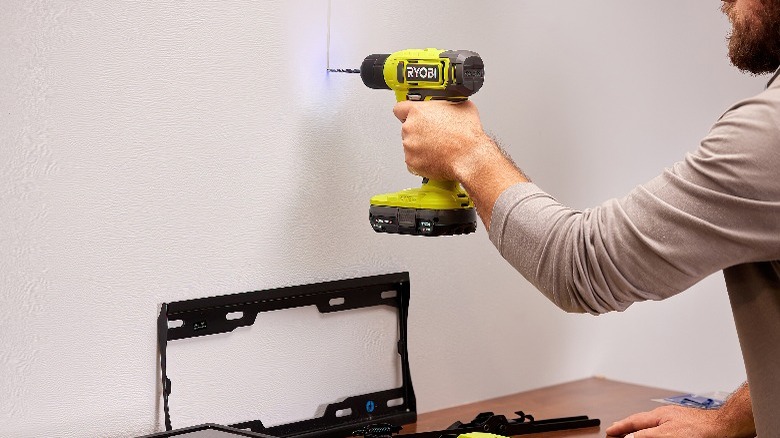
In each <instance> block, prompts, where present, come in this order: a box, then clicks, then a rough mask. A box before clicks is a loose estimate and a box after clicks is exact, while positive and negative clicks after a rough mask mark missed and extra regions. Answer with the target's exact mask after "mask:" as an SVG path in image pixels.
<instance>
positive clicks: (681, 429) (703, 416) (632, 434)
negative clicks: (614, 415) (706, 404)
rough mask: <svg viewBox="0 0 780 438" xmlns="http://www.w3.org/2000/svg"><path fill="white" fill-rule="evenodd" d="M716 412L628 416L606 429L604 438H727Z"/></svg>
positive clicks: (667, 409)
mask: <svg viewBox="0 0 780 438" xmlns="http://www.w3.org/2000/svg"><path fill="white" fill-rule="evenodd" d="M717 415H718V412H717V411H716V410H704V409H696V408H686V407H682V406H662V407H660V408H656V409H653V410H652V411H650V412H642V413H641V414H635V415H632V416H630V417H628V418H626V419H623V420H620V421H618V422H617V423H615V424H613V425H612V426H610V427H608V428H607V435H608V436H624V435H626V434H629V435H626V438H660V437H686V438H716V437H727V436H732V435H725V434H723V432H722V431H721V428H722V427H723V426H724V425H722V424H718V417H717Z"/></svg>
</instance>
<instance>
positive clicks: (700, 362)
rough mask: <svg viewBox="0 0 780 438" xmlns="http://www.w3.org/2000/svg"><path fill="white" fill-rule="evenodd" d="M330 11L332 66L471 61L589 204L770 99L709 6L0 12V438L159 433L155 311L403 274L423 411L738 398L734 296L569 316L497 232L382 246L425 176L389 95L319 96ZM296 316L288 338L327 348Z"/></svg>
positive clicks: (505, 124)
mask: <svg viewBox="0 0 780 438" xmlns="http://www.w3.org/2000/svg"><path fill="white" fill-rule="evenodd" d="M329 6H330V9H331V12H332V15H331V46H330V54H331V59H330V63H331V66H342V67H357V66H358V65H359V63H360V61H361V60H362V59H363V57H364V56H366V55H368V54H370V53H378V52H379V53H381V52H390V51H395V50H400V49H404V48H410V47H425V46H432V47H441V48H454V49H470V50H475V51H478V52H480V53H481V54H482V56H483V58H484V59H485V62H486V66H487V67H486V68H487V78H486V79H487V83H486V85H485V86H484V87H483V89H482V90H481V91H480V92H479V94H478V95H476V96H475V97H474V101H475V102H476V103H477V104H478V105H479V106H480V110H481V113H482V117H483V121H484V124H485V126H486V128H487V129H488V130H490V131H491V132H492V133H494V134H495V135H496V136H498V137H499V138H500V139H501V141H502V143H503V144H504V145H505V146H506V148H507V150H508V151H509V152H510V153H511V154H512V156H513V157H514V158H515V159H516V161H517V162H518V164H519V165H520V166H521V167H523V169H524V170H525V171H526V172H527V173H528V174H529V175H530V176H532V177H533V179H534V180H535V181H536V182H537V183H538V184H539V185H540V186H542V187H543V188H545V189H547V190H548V191H550V192H551V193H553V194H554V195H556V196H557V197H558V198H559V200H561V202H564V203H566V204H569V205H572V206H574V207H577V208H586V207H589V206H592V205H595V204H597V203H600V202H601V201H603V200H605V199H607V198H610V197H614V196H620V195H622V194H624V193H625V192H627V191H628V190H630V189H631V187H633V186H634V185H636V184H639V183H642V182H644V181H646V180H648V179H650V178H652V177H653V176H654V175H655V174H657V173H658V172H660V171H661V170H662V169H663V168H664V167H666V166H669V165H671V164H672V163H673V162H674V161H676V160H679V159H681V158H682V157H683V155H684V154H685V153H686V152H687V151H690V150H693V149H694V148H695V147H696V145H697V144H698V141H699V139H700V138H701V137H702V136H703V135H705V134H706V132H707V130H708V128H709V126H710V125H711V123H712V122H713V121H714V120H715V119H716V118H717V117H718V116H719V115H720V113H721V112H722V111H723V110H725V109H726V108H727V107H728V105H729V104H730V103H731V102H733V101H736V100H738V99H739V98H741V97H745V96H749V95H751V94H754V93H757V92H759V91H760V90H761V88H762V86H763V81H764V78H751V77H747V76H742V75H740V74H739V73H738V72H736V71H735V70H734V69H733V68H731V67H730V66H729V65H728V62H727V59H726V56H725V53H726V52H725V36H726V33H727V30H728V25H727V23H726V21H725V19H724V18H723V17H722V16H721V14H720V13H719V11H718V5H717V4H714V3H712V4H711V3H709V2H701V1H700V0H680V1H676V2H669V3H668V4H667V3H664V4H659V3H657V2H656V3H649V2H643V1H638V0H636V1H626V0H593V1H590V2H581V1H578V0H559V1H555V2H549V1H545V0H526V1H510V0H506V1H491V2H483V3H482V4H480V5H479V6H477V5H476V4H475V3H474V2H466V1H460V0H450V1H446V2H445V1H428V2H423V3H421V2H412V1H406V0H404V1H400V2H398V1H396V2H383V1H376V0H372V1H354V0H353V1H347V0H333V1H332V4H331V5H329V4H328V1H327V0H308V1H302V0H298V1H282V0H265V1H259V2H257V1H249V0H223V1H216V2H215V1H206V0H196V1H189V2H183V3H182V2H175V1H171V0H160V1H153V2H143V1H126V2H102V1H71V2H56V1H17V0H12V1H4V2H2V4H1V5H0V224H1V225H0V250H1V251H0V437H3V438H5V437H16V438H18V437H38V436H51V437H94V436H104V437H133V436H138V435H142V434H146V433H151V432H154V431H157V430H160V429H161V427H162V420H161V414H160V410H161V409H160V400H159V385H158V372H159V370H158V368H157V364H156V345H155V336H156V333H155V329H156V326H155V318H156V315H157V312H158V311H159V305H160V303H163V302H169V301H175V300H182V299H189V298H197V297H204V296H212V295H220V294H228V293H235V292H243V291H248V290H259V289H265V288H272V287H280V286H286V285H294V284H303V283H310V282H316V281H323V280H334V279H340V278H348V277H354V276H363V275H372V274H382V273H388V272H397V271H403V270H408V271H409V272H410V274H411V281H412V300H411V310H410V319H409V329H410V333H409V350H410V361H411V367H412V377H413V379H414V383H415V389H416V391H417V395H418V406H419V410H420V411H429V410H433V409H437V408H442V407H446V406H452V405H457V404H461V403H465V402H470V401H474V400H479V399H485V398H489V397H494V396H498V395H502V394H506V393H511V392H516V391H519V390H524V389H529V388H534V387H539V386H544V385H548V384H552V383H558V382H562V381H566V380H571V379H577V378H582V377H587V376H590V375H593V374H605V375H607V376H608V377H612V378H616V379H621V380H629V381H633V382H638V383H645V384H653V385H658V386H663V387H668V388H676V389H680V390H692V391H705V390H714V389H724V390H728V389H732V388H733V387H735V386H736V384H738V383H739V381H740V380H741V379H743V378H744V376H743V374H744V372H743V369H742V364H741V360H740V353H739V346H738V343H737V340H736V336H735V333H734V329H733V323H732V321H731V316H730V313H729V309H728V303H727V300H726V296H725V288H724V286H723V282H722V279H721V278H720V276H713V278H711V279H708V280H707V281H705V282H703V283H701V284H699V285H696V286H695V287H693V288H692V290H691V291H689V292H687V293H685V294H682V295H681V296H679V297H675V298H673V299H671V300H668V301H666V302H663V303H651V304H638V305H635V306H634V307H632V308H631V309H629V310H628V311H626V312H624V313H623V314H619V315H607V316H602V317H599V318H593V317H590V316H582V315H566V314H563V313H562V312H560V311H559V310H558V309H556V308H554V307H553V306H552V305H551V304H550V303H548V302H547V301H546V300H545V299H544V298H543V297H541V296H540V295H539V294H538V293H537V292H535V291H534V290H533V288H532V287H531V286H530V285H529V284H528V283H527V282H526V281H525V280H523V279H522V278H521V277H520V276H519V275H518V274H517V273H515V272H514V271H513V270H512V269H511V268H510V267H509V266H507V265H506V263H505V262H503V260H502V259H501V258H500V256H499V255H498V253H497V251H495V249H494V248H493V247H492V245H491V244H490V243H489V241H488V240H487V235H486V233H485V231H484V229H480V230H479V231H478V232H477V233H476V234H474V235H471V236H466V237H457V238H438V239H426V238H412V237H403V236H391V235H378V234H375V233H374V232H373V231H372V230H371V228H370V227H369V225H368V221H367V216H368V215H367V208H368V199H369V197H370V196H371V195H373V194H376V193H380V192H385V191H391V190H398V189H401V188H404V187H409V186H413V185H417V184H418V183H419V181H418V180H417V178H415V177H413V176H411V175H409V174H407V173H406V170H405V165H404V164H403V153H402V150H401V148H400V135H399V131H400V130H399V124H398V122H397V121H396V120H395V119H394V117H393V115H392V113H391V107H392V105H393V101H394V98H393V96H392V94H391V93H390V92H389V91H388V92H382V91H377V90H369V89H367V88H365V87H364V86H363V85H362V83H361V81H360V79H359V78H358V77H357V76H356V75H346V74H344V75H336V74H331V75H326V74H325V71H324V69H325V65H326V41H327V23H328V20H327V16H328V9H329ZM289 318H291V320H287V321H286V322H280V324H289V327H290V329H289V332H284V331H282V333H283V334H284V333H286V334H287V336H289V337H290V339H291V340H292V339H309V337H310V336H311V335H312V333H313V332H312V330H313V328H312V327H311V326H308V325H305V324H296V321H297V320H296V318H303V316H301V315H300V314H295V313H294V314H292V315H291V316H290V317H289ZM315 327H318V326H316V325H315ZM210 342H212V341H209V340H204V341H203V343H202V344H201V345H199V346H201V347H203V348H205V349H207V350H208V349H209V348H210V345H211V344H210ZM214 348H215V350H214V351H213V353H216V352H217V350H216V347H214ZM220 348H221V347H220ZM219 351H222V350H219ZM364 351H366V350H365V349H357V350H356V352H355V353H353V354H355V355H358V354H360V352H364ZM344 354H345V355H347V356H348V357H345V358H344V360H345V361H349V360H352V359H354V360H361V361H363V360H366V359H372V358H371V357H358V356H355V357H349V353H344ZM368 356H371V355H370V354H369V355H368ZM377 359H379V360H382V358H381V357H380V358H377ZM213 362H214V361H213V360H209V361H205V362H204V363H213ZM230 363H233V364H235V363H239V364H240V363H241V362H240V361H233V362H230ZM296 363H297V362H296ZM329 363H331V362H329V361H323V362H322V363H318V362H314V363H313V364H312V366H313V367H315V368H316V366H317V365H319V366H320V367H327V366H332V365H327V364H329ZM252 370H253V368H252V367H248V368H247V372H250V371H252ZM314 372H316V373H320V374H322V375H323V376H327V375H329V370H328V369H322V368H318V369H316V371H314ZM355 378H356V379H358V380H360V381H359V382H357V383H359V384H358V385H357V386H358V387H362V386H361V385H364V384H365V385H370V384H371V383H372V382H371V381H372V379H371V377H370V376H366V375H356V377H355ZM258 379H260V380H263V379H266V383H269V384H271V383H273V381H272V380H269V379H272V377H269V376H258ZM194 383H195V384H198V383H199V382H194ZM203 383H205V382H203ZM261 383H262V382H261ZM328 384H329V382H328V380H327V378H326V377H323V380H322V382H321V385H323V386H324V385H328ZM319 389H321V387H314V388H311V389H310V391H311V393H310V394H309V395H314V394H316V393H317V391H318V390H319ZM296 390H297V389H296ZM278 391H280V392H283V391H284V388H280V389H278ZM233 395H234V396H235V398H236V400H239V401H244V402H245V403H246V404H251V403H253V400H256V398H257V397H258V394H257V393H255V392H253V391H241V390H237V391H236V392H235V394H233ZM264 396H265V397H273V394H272V395H270V396H269V395H267V394H265V395H264ZM300 396H301V397H306V396H307V394H306V393H305V391H303V393H301V394H300ZM199 403H202V405H201V406H199V408H203V407H204V406H205V404H206V403H208V401H207V400H202V401H199ZM518 408H519V409H520V408H522V407H521V406H519V407H518ZM297 409H299V411H296V412H292V413H288V415H294V416H297V417H305V416H306V415H309V414H314V413H313V412H303V411H304V410H305V409H303V408H297ZM572 414H582V413H572ZM454 420H456V419H453V421H454ZM461 420H465V419H461Z"/></svg>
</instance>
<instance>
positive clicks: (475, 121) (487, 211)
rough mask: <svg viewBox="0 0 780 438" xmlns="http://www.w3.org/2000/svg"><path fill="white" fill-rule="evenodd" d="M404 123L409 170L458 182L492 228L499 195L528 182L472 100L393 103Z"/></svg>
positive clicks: (421, 174)
mask: <svg viewBox="0 0 780 438" xmlns="http://www.w3.org/2000/svg"><path fill="white" fill-rule="evenodd" d="M393 112H394V113H395V116H396V117H397V118H398V120H400V121H401V122H402V123H403V125H402V127H401V139H402V140H403V145H404V155H405V157H406V166H407V167H408V168H409V171H410V172H412V173H415V174H418V175H420V176H425V177H428V178H430V179H435V180H448V181H459V182H460V183H461V184H463V187H464V188H465V189H466V191H467V192H468V194H469V196H470V197H471V199H472V201H474V204H475V205H476V207H477V212H478V213H479V215H480V217H481V218H482V222H483V223H484V224H485V228H487V229H490V216H491V213H492V212H493V204H494V203H495V202H496V199H498V196H499V195H500V194H501V193H502V192H503V191H504V190H505V189H506V188H507V187H509V186H511V185H514V184H516V183H519V182H527V181H528V180H527V179H526V177H525V176H524V175H523V174H522V172H520V170H519V169H517V167H516V166H515V164H514V162H512V160H511V159H509V157H507V156H506V155H505V154H504V152H503V151H502V150H501V148H499V147H498V145H497V144H496V143H495V142H494V141H493V140H492V139H491V138H490V137H488V135H487V134H485V131H484V130H483V129H482V122H481V121H480V119H479V113H478V112H477V107H476V106H475V105H474V104H473V103H472V102H471V101H465V102H462V103H451V102H446V101H428V102H411V101H403V102H399V103H397V104H396V105H395V108H393Z"/></svg>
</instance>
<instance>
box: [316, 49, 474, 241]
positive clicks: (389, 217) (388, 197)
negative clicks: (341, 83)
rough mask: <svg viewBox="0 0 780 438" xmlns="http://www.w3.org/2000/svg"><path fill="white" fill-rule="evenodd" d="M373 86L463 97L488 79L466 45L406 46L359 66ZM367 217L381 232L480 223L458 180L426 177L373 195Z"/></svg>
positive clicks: (422, 232)
mask: <svg viewBox="0 0 780 438" xmlns="http://www.w3.org/2000/svg"><path fill="white" fill-rule="evenodd" d="M329 70H330V71H337V72H347V73H360V77H361V78H362V79H363V83H364V84H366V86H368V87H369V88H374V89H385V90H393V91H395V97H396V99H397V101H399V102H400V101H402V100H415V101H424V100H447V101H450V102H462V101H464V100H466V99H468V97H469V96H471V95H472V94H474V93H476V92H477V91H478V90H479V89H480V88H481V87H482V84H483V83H484V80H485V66H484V64H483V63H482V58H481V57H480V56H479V54H477V53H475V52H472V51H468V50H439V49H431V48H429V49H408V50H401V51H399V52H395V53H392V54H377V55H369V56H367V57H366V58H365V60H363V64H362V65H361V66H360V70H357V69H346V70H345V69H329ZM368 218H369V221H370V223H371V226H372V227H373V228H374V231H376V232H378V233H397V234H412V235H418V236H449V235H456V234H469V233H472V232H474V231H476V229H477V213H476V210H475V209H474V203H473V202H472V201H471V198H469V196H468V194H467V193H466V192H465V191H464V190H463V188H462V187H461V186H460V184H459V183H458V182H457V181H437V180H429V179H428V178H423V182H422V186H421V187H419V188H410V189H405V190H401V191H399V192H394V193H384V194H381V195H376V196H374V197H372V198H371V207H370V209H369V211H368Z"/></svg>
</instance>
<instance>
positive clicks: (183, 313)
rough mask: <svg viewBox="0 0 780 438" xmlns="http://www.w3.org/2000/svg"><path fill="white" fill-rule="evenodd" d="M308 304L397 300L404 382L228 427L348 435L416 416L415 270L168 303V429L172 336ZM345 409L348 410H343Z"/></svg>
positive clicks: (163, 321) (163, 332) (338, 306)
mask: <svg viewBox="0 0 780 438" xmlns="http://www.w3.org/2000/svg"><path fill="white" fill-rule="evenodd" d="M304 306H316V308H317V309H318V311H319V312H320V313H332V312H341V311H345V310H352V309H359V308H365V307H372V306H391V307H394V308H395V309H396V310H397V314H398V332H397V333H393V334H392V335H393V336H398V355H399V356H400V362H401V386H400V387H398V388H390V389H387V390H381V391H378V392H373V393H369V394H358V395H354V396H351V397H347V398H346V399H344V400H341V401H335V402H333V403H331V404H329V405H327V407H326V409H325V413H324V415H322V416H321V417H317V418H312V419H308V420H302V421H296V422H292V423H287V424H280V425H275V426H271V427H265V426H263V423H262V421H261V420H260V419H257V420H251V421H244V422H241V423H236V424H231V425H230V427H232V428H236V429H241V430H248V431H251V432H257V433H263V434H268V435H273V436H274V437H279V438H290V437H295V438H343V437H345V436H349V435H351V434H352V433H353V432H354V431H355V430H359V429H361V428H364V427H367V426H370V425H372V424H376V423H389V424H393V425H401V424H408V423H413V422H414V421H416V419H417V407H416V400H415V395H414V389H413V387H412V378H411V375H410V371H409V355H408V352H407V344H406V339H407V317H408V310H409V273H408V272H401V273H394V274H385V275H377V276H371V277H362V278H353V279H347V280H337V281H329V282H323V283H315V284H307V285H301V286H290V287H282V288H276V289H268V290H261V291H253V292H244V293H238V294H232V295H223V296H216V297H208V298H198V299H192V300H186V301H175V302H171V303H164V304H163V305H162V308H161V311H160V315H159V318H158V325H157V329H158V343H159V359H160V369H161V379H162V397H163V411H164V415H165V428H166V430H168V431H170V430H172V425H171V413H170V408H169V398H170V397H171V396H172V395H173V394H175V392H174V391H173V390H172V388H173V384H172V383H173V382H171V380H170V379H169V377H168V370H167V363H166V362H167V360H166V350H167V346H168V343H169V342H175V341H177V340H180V339H188V338H194V337H199V336H207V335H217V334H221V333H229V332H231V331H233V330H235V329H237V328H239V327H245V326H251V325H253V324H254V323H255V320H256V318H257V316H258V314H260V313H262V312H269V311H276V310H284V309H292V308H298V307H304ZM228 315H233V316H231V317H228ZM234 315H241V317H239V318H235V317H234ZM344 412H349V415H343V413H344Z"/></svg>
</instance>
